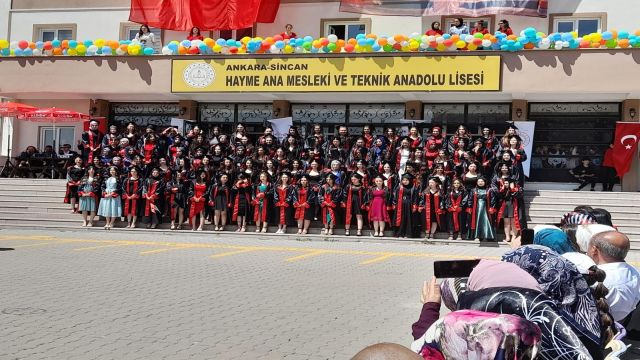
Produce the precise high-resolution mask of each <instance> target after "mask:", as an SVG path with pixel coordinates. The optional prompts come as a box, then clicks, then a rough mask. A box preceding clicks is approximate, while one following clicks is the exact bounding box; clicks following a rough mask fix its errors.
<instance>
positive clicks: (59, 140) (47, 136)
mask: <svg viewBox="0 0 640 360" xmlns="http://www.w3.org/2000/svg"><path fill="white" fill-rule="evenodd" d="M75 138H76V128H75V127H73V126H64V127H57V126H56V127H55V128H54V127H48V126H47V127H41V128H40V144H39V145H40V146H39V147H38V149H40V150H41V151H42V150H43V149H44V147H45V146H47V145H51V146H53V145H54V140H55V147H57V149H56V148H54V150H55V151H56V152H58V150H59V148H60V146H62V145H64V144H70V145H71V146H72V147H73V145H74V144H75Z"/></svg>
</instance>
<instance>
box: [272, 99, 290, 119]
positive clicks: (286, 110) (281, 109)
mask: <svg viewBox="0 0 640 360" xmlns="http://www.w3.org/2000/svg"><path fill="white" fill-rule="evenodd" d="M289 116H291V103H290V102H288V101H287V100H273V118H274V119H279V118H285V117H289Z"/></svg>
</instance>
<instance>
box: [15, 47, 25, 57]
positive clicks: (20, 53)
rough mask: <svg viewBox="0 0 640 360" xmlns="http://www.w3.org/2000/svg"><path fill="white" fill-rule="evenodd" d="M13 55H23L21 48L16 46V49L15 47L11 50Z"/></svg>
mask: <svg viewBox="0 0 640 360" xmlns="http://www.w3.org/2000/svg"><path fill="white" fill-rule="evenodd" d="M13 55H15V56H22V55H24V54H23V51H22V49H20V48H17V49H15V50H13Z"/></svg>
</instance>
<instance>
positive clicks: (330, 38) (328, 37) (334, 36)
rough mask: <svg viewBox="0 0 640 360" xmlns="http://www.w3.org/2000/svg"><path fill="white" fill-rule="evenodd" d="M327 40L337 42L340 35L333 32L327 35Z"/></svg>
mask: <svg viewBox="0 0 640 360" xmlns="http://www.w3.org/2000/svg"><path fill="white" fill-rule="evenodd" d="M327 40H329V42H332V43H334V42H337V41H338V36H337V35H335V34H331V35H329V36H327Z"/></svg>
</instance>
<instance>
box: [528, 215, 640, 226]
mask: <svg viewBox="0 0 640 360" xmlns="http://www.w3.org/2000/svg"><path fill="white" fill-rule="evenodd" d="M528 219H530V221H531V222H532V223H536V224H557V223H559V222H560V218H559V217H557V216H535V217H528ZM613 224H614V225H616V226H628V227H637V226H638V227H640V224H639V222H638V220H635V219H619V220H615V221H613Z"/></svg>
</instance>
